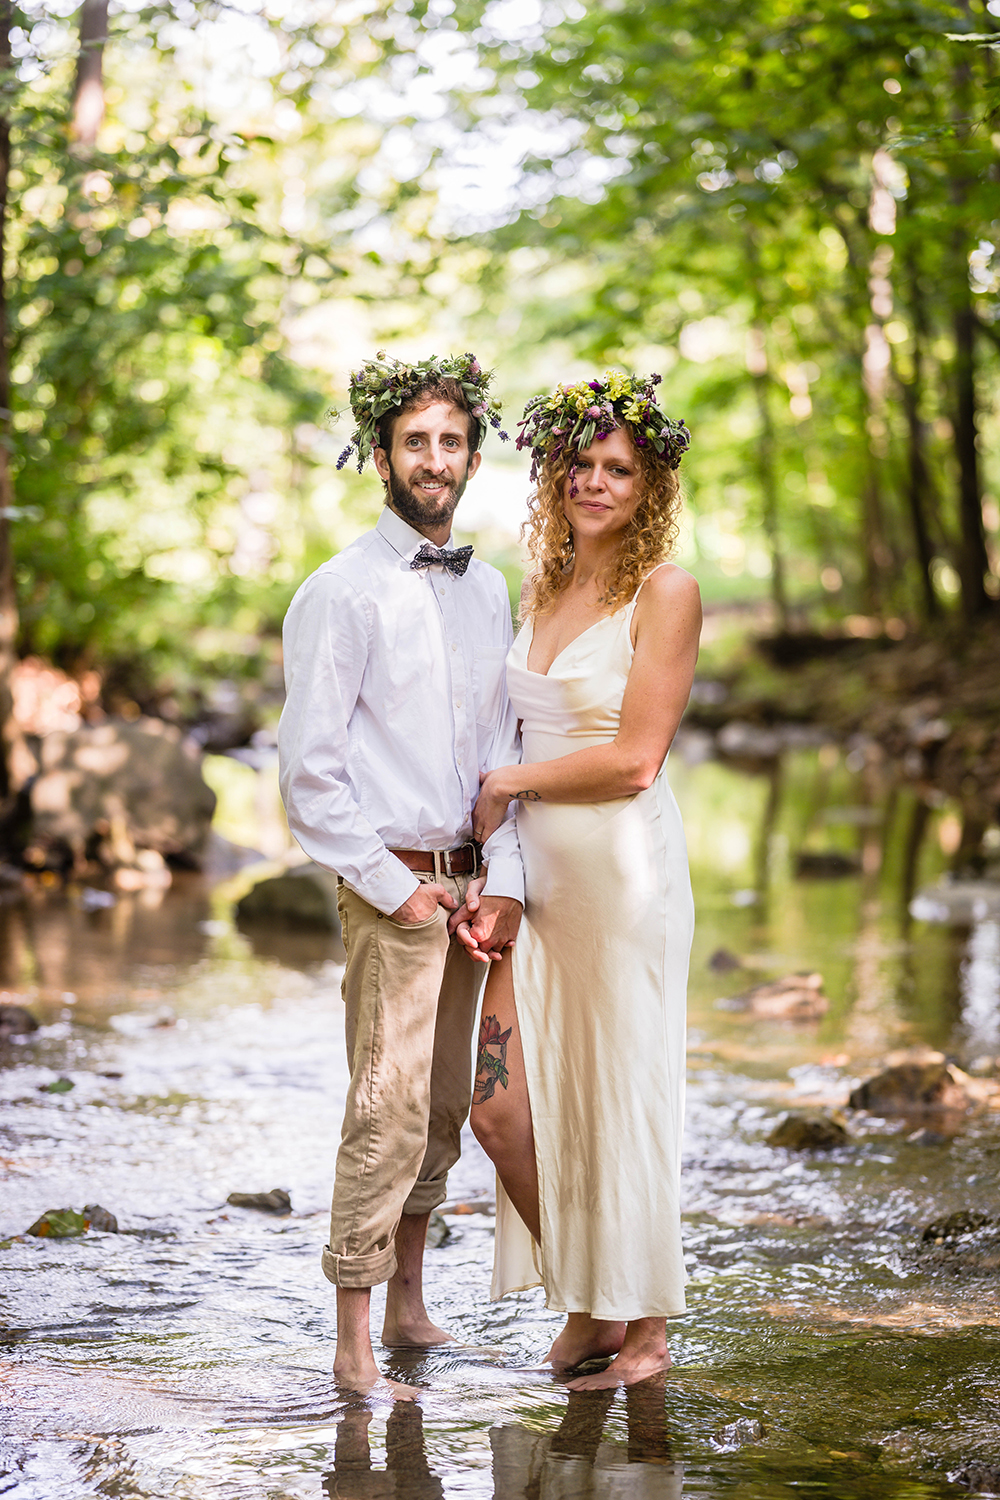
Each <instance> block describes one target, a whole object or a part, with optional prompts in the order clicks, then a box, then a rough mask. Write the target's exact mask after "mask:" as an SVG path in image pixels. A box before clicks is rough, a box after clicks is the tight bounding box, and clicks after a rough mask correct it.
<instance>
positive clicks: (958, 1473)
mask: <svg viewBox="0 0 1000 1500" xmlns="http://www.w3.org/2000/svg"><path fill="white" fill-rule="evenodd" d="M948 1478H949V1480H950V1481H951V1483H952V1484H957V1485H959V1487H960V1488H961V1489H963V1490H971V1491H972V1492H973V1494H976V1495H1000V1466H998V1465H997V1464H982V1463H980V1462H979V1461H978V1459H976V1460H974V1461H973V1462H972V1463H970V1464H965V1465H963V1467H962V1468H961V1469H954V1470H952V1472H951V1473H950V1474H949V1475H948Z"/></svg>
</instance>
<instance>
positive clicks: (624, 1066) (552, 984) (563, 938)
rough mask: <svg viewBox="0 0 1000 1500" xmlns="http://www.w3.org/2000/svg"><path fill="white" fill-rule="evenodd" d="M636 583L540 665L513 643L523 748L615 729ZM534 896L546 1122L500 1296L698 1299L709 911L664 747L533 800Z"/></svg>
mask: <svg viewBox="0 0 1000 1500" xmlns="http://www.w3.org/2000/svg"><path fill="white" fill-rule="evenodd" d="M634 609H635V600H634V599H633V600H632V602H631V603H630V604H628V605H627V606H626V607H625V608H624V609H621V610H619V611H618V612H617V613H616V614H614V615H606V616H604V617H602V618H601V619H600V620H598V621H597V622H596V623H595V624H594V625H592V626H590V627H589V629H587V630H585V631H584V632H583V634H582V635H579V636H577V638H576V639H575V640H574V641H571V642H570V644H569V645H568V646H567V647H566V648H565V650H564V651H561V652H560V653H559V655H558V656H557V657H556V659H555V660H554V662H553V663H552V665H551V667H550V669H549V671H548V673H547V674H545V675H542V674H541V673H539V672H531V671H529V670H528V653H529V651H530V649H531V640H532V635H533V628H532V624H531V622H529V623H527V624H526V625H525V626H524V628H523V629H522V631H521V632H520V634H519V635H518V637H517V639H516V641H515V642H514V645H513V647H512V648H511V652H510V655H509V656H508V658H507V687H508V692H509V694H510V698H511V701H512V703H513V705H514V708H515V710H516V712H517V715H518V718H520V719H521V720H522V729H521V733H522V739H523V744H524V760H525V763H531V762H533V761H541V760H553V759H555V758H556V757H558V756H562V755H567V754H569V753H571V752H572V751H574V750H582V749H584V748H586V747H588V746H591V745H603V744H607V743H608V742H609V741H611V740H612V739H613V738H614V736H615V734H616V733H617V730H618V722H619V717H620V713H621V705H622V698H623V695H624V692H625V682H626V678H627V677H628V672H629V668H630V666H631V663H632V644H631V639H630V630H631V624H632V615H633V612H634ZM517 831H518V837H519V840H520V844H521V853H522V856H523V858H524V873H525V885H526V891H527V896H526V904H525V911H524V918H523V921H522V923H521V928H520V931H519V933H518V938H517V943H516V944H515V946H514V950H513V974H514V992H515V998H516V1004H517V1014H518V1021H519V1024H520V1029H521V1038H522V1042H523V1047H524V1064H525V1071H526V1074H527V1083H528V1096H529V1099H530V1101H531V1114H532V1121H533V1125H534V1133H535V1153H536V1157H537V1161H538V1180H539V1195H540V1208H541V1232H542V1239H541V1244H540V1245H536V1244H535V1243H534V1242H533V1241H532V1239H531V1236H530V1234H529V1233H528V1231H527V1229H526V1228H525V1227H524V1224H523V1223H522V1221H521V1219H520V1217H519V1215H518V1214H517V1212H516V1210H515V1209H514V1207H513V1205H512V1204H511V1202H510V1200H509V1198H508V1197H507V1195H506V1193H505V1192H504V1190H503V1187H502V1185H501V1184H500V1183H499V1181H498V1183H497V1231H496V1249H495V1258H494V1269H493V1285H492V1296H493V1297H494V1298H495V1299H496V1298H499V1297H503V1296H506V1295H507V1294H508V1293H510V1292H515V1291H522V1290H524V1289H525V1288H527V1287H530V1286H537V1285H538V1284H539V1283H541V1284H542V1285H543V1286H544V1287H545V1292H546V1305H547V1306H548V1307H550V1308H552V1309H554V1310H556V1311H558V1312H588V1313H590V1314H591V1315H592V1316H593V1317H595V1318H606V1319H613V1320H627V1319H630V1318H642V1317H671V1316H675V1315H676V1314H678V1313H682V1312H683V1311H684V1283H685V1279H686V1277H685V1272H684V1262H683V1257H682V1252H681V1236H680V1204H679V1176H680V1149H681V1130H682V1124H683V1113H684V1073H685V1013H686V993H687V975H688V959H689V953H690V948H691V936H692V931H693V926H694V909H693V904H692V900H691V884H690V879H689V876H688V864H687V849H686V846H685V842H684V830H683V827H682V824H681V817H680V812H679V810H678V807H677V803H676V802H675V800H674V797H673V793H672V792H671V790H670V787H669V785H668V782H667V777H666V761H664V764H663V765H662V766H661V767H660V771H659V774H658V775H657V777H656V780H655V781H654V782H653V784H652V786H650V787H648V788H647V789H646V790H645V791H642V792H639V793H637V794H636V795H634V796H631V797H623V798H620V799H617V800H615V801H612V802H594V803H573V804H570V803H561V804H560V803H545V802H536V803H521V804H519V805H518V809H517Z"/></svg>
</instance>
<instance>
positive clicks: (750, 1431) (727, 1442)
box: [710, 1417, 764, 1453]
mask: <svg viewBox="0 0 1000 1500" xmlns="http://www.w3.org/2000/svg"><path fill="white" fill-rule="evenodd" d="M763 1437H764V1424H763V1422H759V1421H758V1420H757V1418H756V1417H737V1419H736V1421H735V1422H727V1424H726V1426H725V1427H720V1428H719V1431H718V1432H714V1433H713V1434H712V1437H711V1438H710V1442H711V1444H712V1447H713V1448H714V1449H715V1451H716V1452H717V1453H732V1452H733V1451H734V1450H735V1449H737V1448H742V1447H743V1445H744V1443H759V1442H760V1441H761V1439H762V1438H763Z"/></svg>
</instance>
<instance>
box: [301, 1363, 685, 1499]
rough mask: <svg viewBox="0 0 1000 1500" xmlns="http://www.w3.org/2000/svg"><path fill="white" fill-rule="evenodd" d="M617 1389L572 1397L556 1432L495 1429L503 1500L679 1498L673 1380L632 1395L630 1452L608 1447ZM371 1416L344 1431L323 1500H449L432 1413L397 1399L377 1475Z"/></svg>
mask: <svg viewBox="0 0 1000 1500" xmlns="http://www.w3.org/2000/svg"><path fill="white" fill-rule="evenodd" d="M614 1397H615V1393H614V1391H571V1392H570V1393H569V1399H568V1402H567V1405H566V1411H565V1414H564V1416H563V1419H562V1421H561V1423H560V1424H559V1427H558V1429H557V1430H556V1431H555V1432H554V1433H541V1432H537V1431H533V1430H532V1429H531V1428H528V1427H524V1426H522V1425H521V1424H520V1423H518V1422H511V1423H509V1424H507V1425H505V1426H503V1427H494V1428H492V1429H491V1430H490V1447H491V1449H492V1451H493V1496H494V1500H680V1496H681V1483H682V1469H681V1466H680V1465H679V1464H674V1463H673V1461H672V1458H671V1449H670V1438H669V1434H668V1432H667V1426H666V1418H665V1415H664V1409H663V1402H664V1382H663V1380H662V1379H658V1380H647V1381H643V1382H642V1384H641V1385H635V1386H630V1387H629V1389H628V1390H627V1391H626V1393H625V1410H626V1415H627V1419H628V1448H627V1450H626V1452H625V1453H623V1452H622V1448H621V1445H620V1444H618V1443H613V1442H604V1441H603V1437H604V1426H605V1423H606V1421H607V1416H608V1412H609V1410H610V1408H611V1404H612V1402H613V1400H614ZM371 1419H372V1412H371V1411H370V1410H369V1409H368V1408H367V1407H362V1406H358V1407H353V1408H351V1409H350V1410H348V1411H347V1412H345V1414H344V1417H343V1419H342V1420H341V1421H340V1423H339V1424H338V1426H337V1441H336V1446H335V1449H334V1467H333V1472H332V1473H330V1474H327V1475H325V1476H324V1479H323V1490H324V1493H325V1494H326V1495H328V1496H330V1497H331V1500H333V1497H335V1496H336V1497H337V1500H403V1497H405V1500H440V1497H441V1496H443V1494H444V1488H443V1485H442V1482H441V1480H440V1479H438V1478H437V1476H436V1475H435V1474H433V1473H432V1472H431V1470H430V1468H429V1467H428V1464H427V1453H426V1449H425V1446H424V1430H423V1413H422V1412H421V1410H420V1407H419V1406H418V1405H417V1404H416V1403H414V1402H397V1403H396V1405H395V1406H394V1407H393V1410H392V1414H391V1416H390V1417H389V1420H388V1422H387V1424H386V1430H385V1445H386V1467H385V1468H384V1469H373V1468H372V1465H371V1448H370V1445H369V1441H368V1425H369V1423H370V1422H371Z"/></svg>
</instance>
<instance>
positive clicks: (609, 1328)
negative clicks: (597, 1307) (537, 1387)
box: [546, 1313, 626, 1370]
mask: <svg viewBox="0 0 1000 1500" xmlns="http://www.w3.org/2000/svg"><path fill="white" fill-rule="evenodd" d="M625 1329H626V1325H625V1324H624V1323H606V1322H604V1321H602V1320H601V1319H600V1318H592V1317H591V1316H590V1314H589V1313H570V1315H569V1317H568V1318H567V1319H566V1326H565V1327H564V1329H563V1331H562V1333H560V1335H559V1337H558V1338H557V1339H556V1341H555V1343H554V1344H553V1345H552V1348H551V1349H550V1350H549V1352H548V1355H547V1356H546V1358H547V1359H548V1362H549V1363H550V1364H551V1366H552V1368H553V1370H575V1369H576V1367H577V1365H582V1364H584V1363H585V1361H586V1360H588V1359H610V1357H611V1356H612V1355H613V1354H617V1353H618V1351H619V1349H620V1348H621V1347H622V1344H623V1343H624V1340H625Z"/></svg>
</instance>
